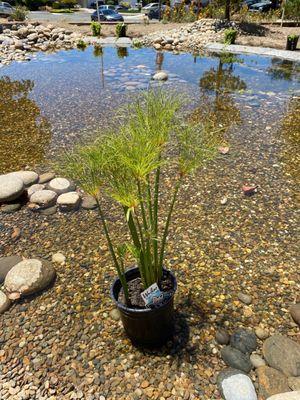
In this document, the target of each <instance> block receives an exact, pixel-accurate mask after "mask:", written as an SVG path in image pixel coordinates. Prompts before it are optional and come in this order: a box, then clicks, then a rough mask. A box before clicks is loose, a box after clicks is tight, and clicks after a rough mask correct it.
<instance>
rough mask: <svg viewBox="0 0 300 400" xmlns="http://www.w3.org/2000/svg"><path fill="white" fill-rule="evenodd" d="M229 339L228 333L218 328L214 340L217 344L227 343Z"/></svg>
mask: <svg viewBox="0 0 300 400" xmlns="http://www.w3.org/2000/svg"><path fill="white" fill-rule="evenodd" d="M229 340H230V336H229V334H228V333H227V332H226V331H225V330H224V329H219V330H218V331H217V333H216V341H217V342H218V343H219V344H228V343H229Z"/></svg>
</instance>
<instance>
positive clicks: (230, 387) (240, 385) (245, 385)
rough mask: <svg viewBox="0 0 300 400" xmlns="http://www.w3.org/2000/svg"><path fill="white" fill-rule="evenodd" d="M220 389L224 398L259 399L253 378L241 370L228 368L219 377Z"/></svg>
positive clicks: (237, 399) (236, 399) (230, 399)
mask: <svg viewBox="0 0 300 400" xmlns="http://www.w3.org/2000/svg"><path fill="white" fill-rule="evenodd" d="M217 385H218V389H219V391H220V393H221V395H222V397H223V399H224V400H257V395H256V392H255V388H254V386H253V383H252V381H251V379H250V378H249V377H248V376H247V375H246V374H244V373H242V372H241V371H238V370H236V369H233V368H227V369H225V370H224V371H221V372H220V373H219V375H218V377H217Z"/></svg>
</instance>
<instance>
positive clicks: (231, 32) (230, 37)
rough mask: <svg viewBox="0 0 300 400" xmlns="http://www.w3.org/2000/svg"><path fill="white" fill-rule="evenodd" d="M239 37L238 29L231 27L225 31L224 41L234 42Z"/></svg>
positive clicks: (227, 42)
mask: <svg viewBox="0 0 300 400" xmlns="http://www.w3.org/2000/svg"><path fill="white" fill-rule="evenodd" d="M236 37H237V31H236V30H235V29H232V28H229V29H226V30H225V32H224V43H226V44H234V43H235V39H236Z"/></svg>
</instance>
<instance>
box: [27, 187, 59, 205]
mask: <svg viewBox="0 0 300 400" xmlns="http://www.w3.org/2000/svg"><path fill="white" fill-rule="evenodd" d="M56 197H57V194H56V193H55V192H53V191H52V190H38V191H37V192H35V193H33V195H31V196H30V201H31V202H32V203H35V204H37V205H38V208H48V207H51V206H53V205H54V204H55V202H56Z"/></svg>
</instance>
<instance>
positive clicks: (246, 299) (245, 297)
mask: <svg viewBox="0 0 300 400" xmlns="http://www.w3.org/2000/svg"><path fill="white" fill-rule="evenodd" d="M238 299H239V300H240V301H241V302H242V303H244V304H247V305H249V304H251V303H252V297H251V296H250V295H248V294H245V293H242V292H239V293H238Z"/></svg>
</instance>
